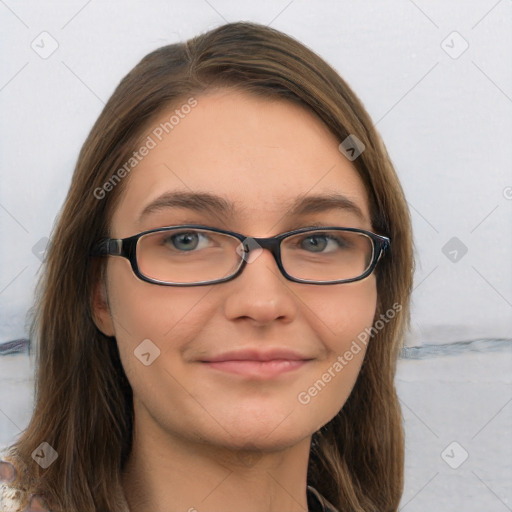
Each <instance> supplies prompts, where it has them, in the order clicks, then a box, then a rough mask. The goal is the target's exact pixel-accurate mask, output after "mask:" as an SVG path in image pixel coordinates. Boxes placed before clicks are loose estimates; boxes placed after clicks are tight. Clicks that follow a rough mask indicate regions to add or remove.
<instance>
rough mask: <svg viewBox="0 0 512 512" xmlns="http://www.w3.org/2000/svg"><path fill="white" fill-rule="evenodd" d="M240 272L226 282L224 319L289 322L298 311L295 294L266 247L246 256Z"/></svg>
mask: <svg viewBox="0 0 512 512" xmlns="http://www.w3.org/2000/svg"><path fill="white" fill-rule="evenodd" d="M246 261H247V262H246V264H245V267H244V269H243V272H242V273H241V274H240V275H239V276H237V277H236V278H235V279H233V280H232V281H229V282H227V283H225V285H227V286H226V287H225V290H226V294H227V296H226V301H225V305H224V312H225V315H226V317H227V318H229V319H230V320H235V319H237V318H246V319H251V320H253V322H254V323H256V324H259V325H265V324H269V323H271V322H273V321H274V320H280V321H281V322H284V323H287V322H291V321H292V320H293V319H294V318H295V316H296V314H297V303H296V300H295V295H294V294H293V292H292V291H291V290H290V284H293V283H292V282H291V281H288V280H287V279H286V278H285V277H284V276H283V275H282V274H281V272H280V270H279V268H278V266H277V262H276V260H275V258H274V256H273V254H272V253H271V251H270V250H268V249H262V248H255V249H253V250H252V251H251V252H249V255H248V257H247V258H246Z"/></svg>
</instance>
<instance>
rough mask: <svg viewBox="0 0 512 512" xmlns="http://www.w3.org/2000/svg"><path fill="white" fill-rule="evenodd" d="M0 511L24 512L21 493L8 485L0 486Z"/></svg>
mask: <svg viewBox="0 0 512 512" xmlns="http://www.w3.org/2000/svg"><path fill="white" fill-rule="evenodd" d="M0 510H1V511H2V512H23V504H22V503H21V501H20V497H19V492H18V491H16V490H14V489H10V488H9V486H8V485H5V484H0Z"/></svg>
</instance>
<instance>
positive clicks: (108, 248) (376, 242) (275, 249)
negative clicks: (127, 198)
mask: <svg viewBox="0 0 512 512" xmlns="http://www.w3.org/2000/svg"><path fill="white" fill-rule="evenodd" d="M182 228H183V229H200V230H204V231H212V232H214V233H222V234H225V235H230V236H232V237H235V238H238V240H240V243H241V244H242V246H243V248H244V252H245V254H244V256H243V257H241V258H240V259H241V261H240V266H239V267H238V269H237V270H236V271H235V272H234V273H233V274H231V275H229V276H227V277H222V278H220V279H215V280H213V281H199V282H196V283H168V282H166V281H159V280H158V279H153V278H151V277H147V276H145V275H144V274H142V273H141V271H140V269H139V266H138V263H137V254H136V252H137V243H138V241H139V239H140V238H141V237H143V236H145V235H149V234H151V233H159V232H162V231H171V230H174V229H182ZM314 231H349V232H352V233H361V234H363V235H366V236H367V237H368V238H370V239H371V241H372V247H373V255H372V261H371V263H370V265H369V266H368V269H367V270H366V271H365V272H364V273H363V274H361V275H360V276H357V277H353V278H350V279H339V280H337V281H313V280H310V279H300V278H297V277H293V276H291V275H290V274H288V272H286V270H285V269H284V267H283V263H282V261H281V243H282V241H283V240H285V239H286V238H288V237H290V236H293V235H297V234H300V233H306V232H314ZM248 240H249V241H250V240H254V241H255V242H256V243H257V244H258V246H259V247H258V246H254V247H251V246H250V245H249V243H248ZM260 247H261V248H262V249H268V250H269V251H270V252H271V253H272V255H273V256H274V259H275V261H276V263H277V266H278V268H279V270H280V272H281V274H282V275H283V276H284V277H285V278H286V279H288V280H289V281H293V282H295V283H305V284H342V283H352V282H354V281H360V280H361V279H364V278H365V277H367V276H369V275H370V274H371V273H372V272H373V271H374V270H375V267H376V266H377V263H378V261H379V260H380V258H381V256H382V255H383V254H384V252H386V251H388V250H389V249H390V247H391V241H390V239H389V238H388V237H386V236H383V235H377V234H376V233H372V232H371V231H367V230H364V229H357V228H343V227H331V226H320V227H317V226H315V227H304V228H300V229H295V230H293V231H286V232H285V233H281V234H279V235H276V236H272V237H267V238H256V237H248V236H245V235H242V234H241V233H236V232H234V231H228V230H225V229H220V228H212V227H209V226H203V225H201V224H181V225H177V226H165V227H161V228H156V229H150V230H148V231H143V232H142V233H138V234H136V235H133V236H129V237H127V238H104V239H102V240H100V241H99V242H98V243H97V244H96V245H95V246H94V247H93V249H92V250H91V253H90V255H91V256H122V257H124V258H126V259H128V261H129V262H130V264H131V267H132V270H133V273H134V274H135V275H136V276H137V277H138V278H139V279H141V280H142V281H146V282H147V283H152V284H158V285H162V286H205V285H210V284H217V283H224V282H227V281H231V280H232V279H234V278H235V277H238V276H239V275H240V274H241V273H242V272H243V270H244V268H245V266H246V264H247V259H248V256H249V254H250V252H251V250H254V249H259V248H260Z"/></svg>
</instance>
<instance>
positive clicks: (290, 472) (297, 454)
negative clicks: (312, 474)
mask: <svg viewBox="0 0 512 512" xmlns="http://www.w3.org/2000/svg"><path fill="white" fill-rule="evenodd" d="M310 442H311V439H310V438H306V439H304V440H302V441H300V442H299V443H298V444H296V445H294V446H292V447H289V448H286V449H282V450H279V451H276V450H273V451H271V452H270V451H267V452H265V451H261V450H260V451H250V450H237V449H234V448H232V447H224V446H212V445H206V444H204V443H200V442H197V441H191V440H190V439H184V438H180V437H177V436H173V435H170V434H169V433H168V432H163V431H161V430H159V429H155V430H154V431H152V432H147V430H146V431H145V432H144V435H137V428H135V429H134V438H133V445H132V451H131V454H130V457H129V460H128V462H127V464H126V468H125V470H124V472H123V488H124V492H125V496H126V500H127V503H128V505H129V507H130V510H132V511H136V510H158V511H159V512H178V511H179V512H183V511H187V512H218V511H219V510H222V511H223V512H240V510H243V511H244V512H261V511H262V510H265V511H266V512H304V511H305V510H308V507H307V497H306V485H307V467H308V460H309V449H310Z"/></svg>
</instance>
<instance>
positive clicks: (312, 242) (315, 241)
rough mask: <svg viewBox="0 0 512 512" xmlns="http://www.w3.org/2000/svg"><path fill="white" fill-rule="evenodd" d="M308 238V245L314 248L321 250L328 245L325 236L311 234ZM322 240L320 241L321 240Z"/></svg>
mask: <svg viewBox="0 0 512 512" xmlns="http://www.w3.org/2000/svg"><path fill="white" fill-rule="evenodd" d="M306 240H308V242H307V243H308V245H309V246H310V247H312V248H318V249H320V250H322V249H325V245H326V243H327V242H326V240H325V237H320V236H311V237H309V238H307V239H306ZM319 240H320V242H319Z"/></svg>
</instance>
